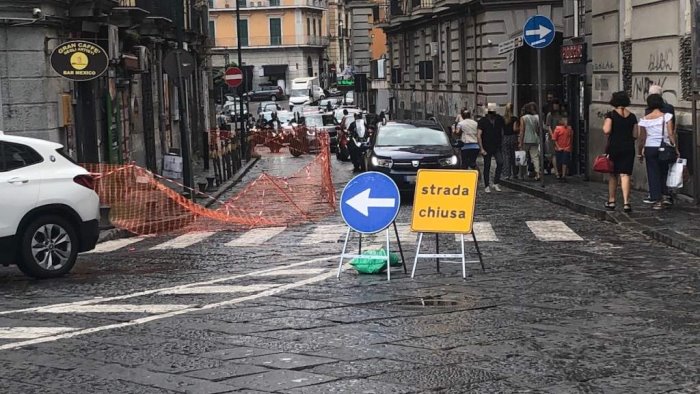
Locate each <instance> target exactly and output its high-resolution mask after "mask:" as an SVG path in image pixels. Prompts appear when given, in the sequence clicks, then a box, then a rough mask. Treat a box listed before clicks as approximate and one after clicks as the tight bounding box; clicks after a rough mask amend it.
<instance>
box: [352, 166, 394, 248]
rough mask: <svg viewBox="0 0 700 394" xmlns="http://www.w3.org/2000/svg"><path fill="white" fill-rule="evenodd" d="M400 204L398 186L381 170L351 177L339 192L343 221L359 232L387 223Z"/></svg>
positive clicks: (385, 225)
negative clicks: (341, 191)
mask: <svg viewBox="0 0 700 394" xmlns="http://www.w3.org/2000/svg"><path fill="white" fill-rule="evenodd" d="M400 206H401V195H400V193H399V188H398V187H397V186H396V183H394V181H393V180H392V179H391V178H389V177H388V176H387V175H385V174H382V173H381V172H374V171H370V172H365V173H364V174H360V175H358V176H356V177H354V178H353V179H352V180H351V181H350V182H348V184H347V185H346V186H345V189H343V193H342V194H341V196H340V215H341V216H342V217H343V221H345V223H346V224H347V225H348V227H350V228H351V229H353V230H355V231H357V232H358V233H361V234H374V233H378V232H380V231H382V230H384V229H386V228H387V227H389V225H390V224H391V223H392V222H393V221H394V219H396V215H398V213H399V207H400Z"/></svg>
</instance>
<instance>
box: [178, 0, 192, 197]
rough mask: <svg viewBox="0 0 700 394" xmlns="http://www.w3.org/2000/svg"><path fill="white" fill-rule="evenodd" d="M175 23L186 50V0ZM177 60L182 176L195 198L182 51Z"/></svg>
mask: <svg viewBox="0 0 700 394" xmlns="http://www.w3.org/2000/svg"><path fill="white" fill-rule="evenodd" d="M175 4H176V5H175V8H176V9H175V12H176V14H175V21H176V22H175V23H176V27H177V47H178V50H184V45H183V41H184V36H185V33H184V24H185V20H184V19H185V4H184V0H178V1H177V2H176V3H175ZM175 56H176V61H177V87H178V94H177V101H178V109H179V111H180V146H181V150H182V152H181V154H182V177H183V181H184V182H183V183H184V184H185V188H187V189H188V193H189V197H190V198H191V199H194V187H193V185H194V180H193V179H192V159H191V155H190V130H189V117H188V116H187V108H186V100H185V92H186V90H187V89H186V86H185V78H183V77H182V60H181V59H180V52H179V51H176V52H175Z"/></svg>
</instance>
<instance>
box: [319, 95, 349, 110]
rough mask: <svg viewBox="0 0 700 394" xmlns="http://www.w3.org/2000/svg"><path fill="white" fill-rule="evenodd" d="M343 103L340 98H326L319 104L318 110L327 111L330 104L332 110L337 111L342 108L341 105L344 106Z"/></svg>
mask: <svg viewBox="0 0 700 394" xmlns="http://www.w3.org/2000/svg"><path fill="white" fill-rule="evenodd" d="M342 102H343V100H342V99H340V98H338V97H332V98H326V99H322V100H320V101H319V102H318V108H319V109H321V110H326V109H327V108H328V104H329V103H330V105H331V109H336V108H338V107H339V106H340V104H342Z"/></svg>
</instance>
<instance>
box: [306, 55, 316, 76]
mask: <svg viewBox="0 0 700 394" xmlns="http://www.w3.org/2000/svg"><path fill="white" fill-rule="evenodd" d="M306 73H307V74H308V76H309V77H313V76H314V63H313V62H312V61H311V56H309V57H307V58H306Z"/></svg>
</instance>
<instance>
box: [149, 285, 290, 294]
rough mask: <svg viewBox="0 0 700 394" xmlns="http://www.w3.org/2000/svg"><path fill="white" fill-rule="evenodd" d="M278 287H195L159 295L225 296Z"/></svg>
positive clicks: (173, 290) (168, 291)
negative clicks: (226, 294)
mask: <svg viewBox="0 0 700 394" xmlns="http://www.w3.org/2000/svg"><path fill="white" fill-rule="evenodd" d="M277 286H279V285H278V284H259V285H249V286H239V285H218V286H196V287H187V288H183V289H171V290H166V291H163V292H160V293H159V294H225V293H254V292H256V291H263V290H267V289H271V288H273V287H277Z"/></svg>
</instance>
